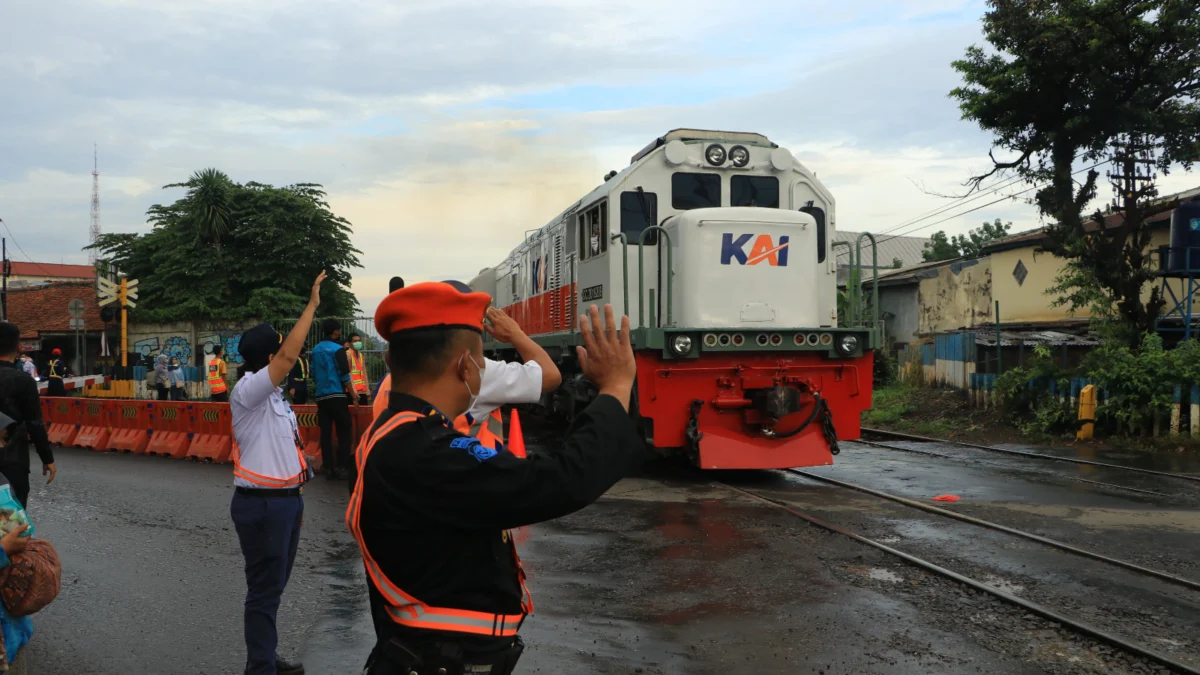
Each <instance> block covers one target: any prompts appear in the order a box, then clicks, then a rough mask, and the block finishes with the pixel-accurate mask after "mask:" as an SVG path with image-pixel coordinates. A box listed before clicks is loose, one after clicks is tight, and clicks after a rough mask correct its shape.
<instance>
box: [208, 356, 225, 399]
mask: <svg viewBox="0 0 1200 675" xmlns="http://www.w3.org/2000/svg"><path fill="white" fill-rule="evenodd" d="M226 389H228V385H227V384H226V383H225V378H224V377H221V359H220V358H218V357H216V356H214V357H212V358H211V359H209V361H208V390H209V391H210V392H212V393H214V394H224V393H225V390H226Z"/></svg>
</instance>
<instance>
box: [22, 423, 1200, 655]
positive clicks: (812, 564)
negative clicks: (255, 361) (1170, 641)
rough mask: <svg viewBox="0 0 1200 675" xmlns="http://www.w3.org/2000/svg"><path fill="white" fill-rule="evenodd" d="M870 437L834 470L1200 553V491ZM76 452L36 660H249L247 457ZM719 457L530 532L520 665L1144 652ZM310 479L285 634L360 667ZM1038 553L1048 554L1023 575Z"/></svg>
mask: <svg viewBox="0 0 1200 675" xmlns="http://www.w3.org/2000/svg"><path fill="white" fill-rule="evenodd" d="M850 447H853V450H851V449H850ZM864 447H865V446H848V448H847V450H846V451H844V452H843V455H842V456H841V457H839V459H838V464H837V465H835V466H834V467H831V468H827V469H822V471H823V472H827V473H828V474H829V475H833V476H836V477H839V478H842V479H844V480H851V481H855V482H863V483H866V484H871V485H872V486H873V487H877V488H880V489H886V490H888V491H892V492H895V493H897V494H905V495H906V496H912V497H914V498H922V499H924V498H928V496H930V495H931V494H938V493H942V492H956V493H963V495H964V502H960V503H959V504H958V505H955V506H956V508H960V509H964V510H966V509H979V510H980V512H981V517H989V516H988V515H984V514H983V512H984V511H985V510H986V511H987V513H1004V514H1009V515H1010V516H1012V517H1013V518H1016V519H1025V520H1024V521H1023V522H1024V523H1025V524H1026V525H1029V524H1033V525H1037V526H1040V527H1043V528H1045V529H1046V530H1047V531H1046V532H1044V533H1045V534H1047V535H1048V536H1059V535H1064V537H1063V538H1065V535H1069V534H1074V535H1075V536H1083V537H1085V538H1086V539H1088V540H1089V541H1093V544H1094V545H1093V546H1092V547H1093V548H1096V547H1098V546H1102V545H1103V546H1111V547H1118V546H1122V544H1120V543H1119V542H1126V543H1125V544H1123V546H1124V548H1117V549H1116V550H1114V551H1106V552H1108V553H1110V554H1113V555H1116V554H1118V553H1122V552H1126V553H1130V554H1132V549H1138V550H1140V551H1142V552H1143V555H1144V556H1149V557H1151V558H1153V559H1157V560H1161V561H1165V563H1164V564H1172V563H1171V561H1172V560H1174V561H1175V563H1173V564H1175V565H1176V566H1177V567H1179V568H1180V569H1178V570H1177V571H1178V572H1179V573H1181V574H1182V573H1185V572H1188V570H1189V569H1194V568H1189V566H1188V565H1187V561H1191V564H1193V565H1194V564H1195V561H1196V560H1197V559H1198V558H1200V555H1197V551H1198V549H1197V537H1198V536H1200V532H1198V531H1197V529H1200V525H1197V524H1198V523H1200V512H1197V511H1196V510H1195V506H1194V504H1193V503H1192V502H1190V501H1188V500H1187V499H1186V498H1180V499H1179V500H1177V501H1168V502H1162V503H1158V502H1156V501H1155V499H1143V497H1144V496H1137V497H1133V496H1129V495H1120V494H1110V493H1107V492H1103V491H1096V490H1094V489H1093V488H1092V487H1089V486H1085V485H1083V484H1080V483H1072V484H1071V486H1070V487H1069V488H1064V487H1063V486H1062V485H1060V484H1058V483H1054V482H1053V481H1052V480H1050V479H1047V478H1046V477H1045V476H1044V475H1043V473H1042V472H1040V471H1037V470H1033V469H1028V470H1025V471H1023V470H1022V469H1021V467H1020V466H1019V465H1017V466H1014V467H1012V468H1011V470H1008V471H1002V470H1000V469H999V468H997V467H973V466H969V465H967V464H965V463H963V464H951V463H938V461H937V460H934V459H930V458H918V457H915V456H910V455H902V454H900V453H889V452H887V451H874V452H873V453H872V452H867V451H862V452H859V449H860V448H864ZM939 451H941V450H940V449H939ZM897 455H899V456H897ZM58 464H59V477H58V480H56V481H55V483H54V485H52V486H49V487H46V486H44V485H41V484H39V483H36V482H35V487H34V490H33V494H32V496H31V504H30V513H31V516H32V518H33V519H34V520H35V522H36V524H37V527H38V531H39V536H44V537H46V538H47V539H49V540H50V541H51V542H53V543H54V544H55V546H56V547H57V548H58V551H59V553H60V555H61V556H62V559H63V565H64V572H63V591H62V593H61V594H60V596H59V598H58V599H57V600H56V602H55V603H54V604H53V605H51V606H50V607H48V608H47V609H45V610H44V611H43V612H41V613H39V614H38V615H36V616H35V617H34V623H35V629H36V635H35V638H34V642H33V644H32V646H31V656H32V657H33V658H32V669H31V672H32V673H37V674H46V673H54V674H74V673H81V674H82V673H88V674H89V675H93V674H94V675H108V674H112V675H118V674H121V675H142V674H145V675H174V674H178V675H191V674H194V673H204V674H227V673H239V672H241V665H242V659H243V654H244V651H243V650H244V647H243V643H242V639H241V601H242V596H243V593H244V581H243V577H242V567H241V566H242V560H241V556H240V553H239V550H238V547H237V538H236V535H235V534H234V532H233V529H232V526H231V523H230V522H229V498H230V494H231V488H230V468H229V467H228V466H211V465H198V464H192V463H188V462H181V461H173V460H166V459H159V458H152V457H131V456H123V455H113V454H105V453H90V452H86V451H74V450H62V451H60V452H59V460H58ZM713 478H715V476H712V475H704V476H698V475H696V474H695V473H694V472H691V471H687V470H679V469H676V468H670V467H667V468H664V467H654V468H651V469H650V470H649V471H648V472H647V473H646V474H645V475H643V476H640V477H638V478H634V479H630V480H627V481H625V482H623V483H621V484H620V485H618V486H617V487H616V488H614V489H613V490H612V491H611V492H610V494H609V495H608V496H607V497H606V498H605V499H603V500H602V501H601V502H600V503H598V504H596V505H594V506H592V507H589V508H587V509H585V510H583V511H581V512H579V513H577V514H574V515H572V516H570V517H568V518H564V519H561V520H559V521H556V522H554V523H548V524H542V525H537V526H534V527H530V528H527V529H524V530H523V531H521V532H519V533H518V541H519V542H520V543H519V546H520V550H521V553H522V557H523V559H524V561H525V565H526V567H527V569H528V571H529V573H530V580H529V583H530V588H531V590H532V592H533V594H534V600H535V604H536V612H535V614H534V616H533V617H531V618H530V619H529V620H528V621H527V622H526V624H525V626H524V628H523V630H522V634H523V636H524V638H525V640H526V643H527V645H528V649H527V651H526V658H524V659H523V660H522V664H521V667H520V668H519V669H518V672H519V673H547V674H550V673H555V674H557V673H569V674H574V673H583V674H586V673H645V674H647V675H649V674H652V673H681V674H699V675H707V674H709V673H713V674H717V673H721V674H728V673H822V674H829V675H832V674H835V673H856V674H861V673H888V674H891V673H898V674H906V673H912V674H914V675H916V674H924V673H947V674H950V673H955V674H958V673H1000V674H1005V673H1013V674H1017V673H1021V674H1025V673H1076V672H1117V673H1120V672H1141V671H1136V670H1133V669H1132V667H1129V668H1126V664H1123V663H1122V662H1120V661H1113V660H1112V659H1111V658H1109V655H1108V654H1107V653H1106V652H1104V651H1103V650H1102V648H1098V647H1097V645H1094V644H1090V643H1089V642H1088V641H1086V640H1078V639H1075V638H1073V637H1072V636H1071V635H1069V634H1068V633H1066V632H1065V631H1062V630H1060V629H1058V628H1056V627H1055V626H1053V625H1050V624H1048V622H1044V621H1042V620H1040V619H1033V618H1032V617H1026V616H1023V612H1019V611H1014V610H1011V609H1008V608H1006V607H1004V606H1000V605H998V604H996V603H992V602H990V601H989V600H988V599H986V598H983V597H979V596H977V595H975V594H973V593H970V592H965V591H964V590H963V589H962V588H960V587H958V586H957V585H956V584H953V583H950V582H945V581H943V580H940V579H938V578H935V577H930V576H929V575H927V574H925V573H923V572H920V571H918V570H916V569H914V568H911V567H908V566H906V565H904V564H903V563H899V562H898V561H897V560H896V559H894V558H890V557H888V556H886V554H883V553H880V552H877V551H874V550H871V549H866V548H864V547H862V546H861V545H859V544H856V543H855V542H852V541H850V540H848V539H846V538H844V537H840V536H837V535H831V534H827V533H825V532H823V531H821V530H818V529H815V528H813V527H811V526H809V525H807V524H805V523H803V522H801V521H799V520H798V519H796V518H795V517H793V516H791V515H789V514H787V513H785V512H783V511H781V510H779V509H776V508H772V507H770V506H767V505H764V504H763V503H761V502H757V501H754V500H751V499H748V498H746V497H744V496H741V495H738V494H736V493H733V492H731V491H729V490H728V489H726V488H724V487H722V486H721V485H719V484H716V483H713V482H711V480H712V479H713ZM720 478H723V479H725V478H728V479H730V480H732V481H734V482H736V483H737V484H739V485H743V486H745V487H747V488H749V489H753V490H756V491H763V492H769V493H771V494H772V495H773V496H775V495H782V496H783V498H786V499H787V500H789V501H792V502H794V503H797V504H803V505H806V507H812V508H814V509H823V510H824V512H825V513H826V514H829V515H830V516H831V517H832V516H839V514H840V516H839V517H846V518H848V519H849V520H850V521H851V524H853V525H855V526H857V527H863V528H865V529H867V530H870V533H871V534H872V536H875V535H880V536H893V537H897V538H899V539H900V540H903V541H905V543H907V544H910V545H913V546H916V547H917V548H918V549H920V550H921V552H922V553H923V554H929V555H943V556H946V557H948V558H956V557H960V556H954V555H952V554H951V553H947V551H951V552H952V551H954V550H961V549H963V548H964V547H963V546H962V545H961V542H959V543H957V544H956V539H957V538H958V537H961V538H962V540H963V541H971V542H980V544H979V545H978V546H974V547H966V548H971V549H972V550H973V555H972V556H961V557H962V558H965V560H966V563H967V564H970V565H974V566H975V569H978V570H979V571H980V572H981V573H983V572H987V571H989V570H993V571H994V570H1000V571H999V572H996V573H997V574H998V576H1000V577H1001V578H1002V580H1004V579H1009V580H1012V581H1013V583H1017V584H1020V583H1025V584H1029V585H1031V586H1039V587H1042V588H1052V587H1053V586H1054V585H1055V584H1057V583H1062V584H1068V585H1069V584H1080V585H1081V586H1080V587H1088V588H1086V589H1085V590H1086V591H1087V593H1081V594H1080V599H1081V604H1082V605H1090V604H1096V603H1099V602H1100V601H1101V600H1102V598H1103V589H1102V588H1095V587H1090V585H1089V583H1085V581H1086V580H1085V581H1081V580H1080V579H1079V577H1077V576H1072V574H1070V573H1068V572H1067V571H1059V572H1058V574H1059V575H1060V578H1059V579H1058V580H1057V581H1055V580H1054V579H1053V578H1048V576H1047V575H1051V576H1052V572H1053V570H1052V569H1051V568H1052V567H1053V566H1055V565H1059V564H1061V563H1059V562H1056V559H1054V560H1050V559H1047V558H1045V555H1044V553H1043V552H1041V551H1037V550H1033V549H1021V548H1019V547H1018V548H1013V547H1011V546H1009V545H1008V544H1006V543H1005V542H1002V541H992V540H989V539H988V538H987V537H980V536H979V535H978V533H977V532H976V531H974V530H971V529H970V528H969V526H965V525H962V526H957V525H956V526H955V528H951V527H949V526H945V527H943V526H942V525H940V523H941V521H937V520H936V517H933V516H914V515H913V514H911V513H903V512H901V511H902V510H903V509H902V507H896V509H900V510H901V511H897V510H896V509H893V508H892V507H890V506H888V507H883V506H881V505H880V504H879V503H878V500H874V501H873V500H872V498H869V497H866V496H865V495H860V496H859V497H856V498H850V497H848V496H847V495H846V494H845V492H844V491H841V490H839V489H837V488H832V487H829V486H815V485H811V484H807V483H806V482H805V481H803V480H795V479H792V478H788V477H784V476H782V475H781V474H777V473H772V472H756V473H750V474H741V475H737V476H734V477H729V476H721V477H720ZM1048 480H1050V482H1047V481H1048ZM305 498H306V517H305V530H304V534H303V537H302V541H301V546H300V554H299V559H298V560H297V564H296V569H295V572H294V574H293V577H292V580H291V583H290V584H289V586H288V591H287V593H286V594H285V596H284V601H283V607H282V609H281V612H280V628H281V652H282V653H284V654H294V655H299V656H301V657H302V658H303V660H304V661H305V663H306V665H307V667H308V672H309V673H310V674H314V675H322V674H325V673H329V674H334V673H337V674H339V675H340V674H344V673H357V672H359V670H360V669H361V665H362V662H363V660H364V659H365V657H366V654H367V652H368V651H369V649H370V647H371V643H372V641H373V638H372V637H371V627H370V622H369V618H368V617H367V615H366V602H365V591H364V588H365V587H364V583H365V582H364V580H363V575H362V571H361V567H360V562H359V560H358V557H357V549H356V548H355V546H354V543H353V541H352V539H351V538H350V537H349V535H348V534H347V533H346V530H345V526H344V524H343V522H342V518H343V515H344V508H345V501H346V496H345V485H344V484H342V483H338V484H330V483H326V482H324V481H323V480H322V481H318V482H316V483H314V484H312V485H311V486H310V487H309V488H308V489H306V494H305ZM1172 499H1174V498H1172ZM1164 512H1166V513H1167V515H1163V513H1164ZM1131 514H1132V515H1131ZM931 519H933V520H932V521H931ZM1172 523H1175V524H1174V525H1172ZM1189 523H1190V524H1189ZM959 527H961V529H956V528H959ZM1155 556H1161V557H1158V558H1155ZM1022 561H1025V562H1024V563H1022ZM1022 564H1025V565H1028V566H1031V567H1032V568H1034V570H1035V572H1034V573H1030V574H1026V575H1019V574H1017V573H1016V572H1017V570H1019V567H1018V566H1020V565H1022ZM1156 566H1161V565H1156ZM1004 570H1007V572H1005V571H1004ZM1093 574H1099V572H1093ZM1088 593H1090V594H1091V595H1088ZM1174 634H1175V633H1172V635H1174ZM1186 648H1190V645H1187V646H1186ZM1145 672H1155V671H1154V670H1148V671H1145Z"/></svg>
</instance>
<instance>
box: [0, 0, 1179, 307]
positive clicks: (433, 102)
mask: <svg viewBox="0 0 1200 675" xmlns="http://www.w3.org/2000/svg"><path fill="white" fill-rule="evenodd" d="M51 5H52V9H51ZM983 12H984V6H983V3H982V2H981V1H976V0H854V1H853V2H831V1H830V0H821V1H818V0H786V1H785V0H739V1H738V2H732V3H731V2H717V1H715V0H691V2H688V3H682V2H679V1H678V0H487V1H483V0H439V1H438V2H415V1H412V0H342V1H340V2H336V3H335V2H315V1H309V0H288V1H287V2H284V1H283V0H206V2H203V3H200V2H188V1H185V0H61V1H59V2H55V3H4V4H3V5H2V6H0V92H5V94H4V95H3V97H2V98H0V129H3V130H4V132H3V133H2V134H0V158H2V159H0V219H3V221H4V223H5V224H6V225H7V226H8V230H7V231H2V230H0V233H2V234H3V235H4V236H6V237H8V238H9V240H10V249H9V250H10V251H11V252H12V253H11V255H12V257H13V258H14V259H16V260H29V259H32V260H36V261H39V262H68V263H72V262H75V263H83V262H86V260H87V255H86V254H85V253H83V252H82V251H81V248H82V247H83V246H85V245H87V237H88V224H89V213H90V202H91V183H92V181H91V171H92V151H93V144H95V146H96V147H97V148H98V153H99V163H100V176H101V177H100V204H101V225H102V228H103V230H104V231H106V232H144V231H147V230H148V229H149V226H148V225H147V224H146V218H145V213H146V210H147V208H149V207H150V206H151V205H153V204H156V203H168V202H170V201H173V200H174V199H176V198H178V197H179V196H181V192H180V191H179V190H177V189H173V190H163V189H162V187H161V186H163V185H166V184H169V183H175V182H179V181H183V180H186V179H187V177H188V176H189V175H190V174H191V173H193V172H195V171H197V170H200V169H203V168H207V167H215V168H218V169H221V170H222V171H224V172H226V173H228V174H229V175H230V176H231V177H232V178H233V179H234V180H237V181H239V182H247V181H251V180H253V181H258V182H261V183H271V184H276V185H285V184H289V183H295V182H314V183H321V184H323V185H324V186H325V188H326V189H327V190H328V193H329V200H330V203H331V205H332V208H333V210H334V212H335V213H337V214H338V215H341V216H344V217H346V218H347V219H349V220H350V222H351V223H352V224H353V227H354V234H353V242H354V245H355V246H356V247H357V248H359V249H360V250H362V251H363V256H362V262H363V265H364V268H363V269H360V270H355V272H354V282H353V288H352V290H353V291H354V293H355V294H356V296H357V297H358V298H359V301H360V303H361V305H362V308H363V311H364V313H366V314H370V313H372V311H373V309H374V307H375V305H376V304H378V301H379V300H380V299H381V298H382V296H383V295H384V294H385V293H386V287H387V281H388V279H389V278H390V277H392V276H393V275H397V274H398V275H401V276H403V277H404V278H405V279H406V281H408V282H410V283H412V282H416V281H422V280H430V279H447V278H459V279H463V280H469V279H470V278H471V277H473V276H474V275H475V274H476V273H477V272H478V271H479V270H480V269H482V268H485V267H489V266H493V265H495V264H497V263H499V262H500V261H501V260H502V259H503V258H504V257H505V256H506V255H507V253H508V251H509V250H510V249H511V248H513V247H514V246H515V245H516V244H518V243H519V242H520V241H521V239H522V238H523V236H524V233H525V231H527V230H530V229H534V228H537V227H540V226H542V225H544V224H545V223H546V222H547V221H549V220H550V219H551V218H552V217H554V216H555V215H556V214H557V213H559V212H560V211H561V210H562V209H564V208H565V207H567V206H569V205H570V204H572V203H573V202H574V201H576V200H577V199H578V198H579V197H581V196H583V195H584V194H586V193H587V192H589V191H590V190H591V189H592V188H594V187H595V186H596V185H597V184H599V183H600V182H602V179H603V175H604V174H605V173H607V172H608V171H609V170H611V169H620V168H622V167H624V166H626V165H627V164H628V162H629V158H630V156H631V155H632V154H633V153H634V152H636V151H637V150H639V149H641V148H642V147H643V146H645V145H646V144H647V143H648V142H650V141H651V140H653V139H654V138H656V137H657V136H660V135H662V134H663V133H665V132H666V131H668V130H670V129H674V128H678V127H695V128H713V129H729V130H738V131H752V132H758V133H763V134H765V135H767V136H768V137H769V138H770V139H771V140H773V141H775V142H776V143H779V144H780V145H782V146H783V147H786V148H788V149H789V150H791V151H792V153H793V154H795V155H796V157H797V158H799V159H800V161H801V162H803V163H804V164H805V165H806V166H808V167H809V168H810V169H812V170H814V171H816V173H817V175H818V177H819V178H820V179H821V180H822V181H823V182H824V183H825V184H826V186H827V187H828V188H829V189H830V190H831V191H832V192H833V194H834V197H835V198H836V200H837V208H838V223H839V228H840V229H841V230H853V231H861V230H868V231H872V232H877V233H879V232H890V233H891V234H910V233H911V234H912V235H914V236H928V235H929V234H931V233H932V232H935V231H937V230H941V229H944V230H945V231H947V232H948V233H950V234H955V233H962V232H965V231H967V230H969V229H971V228H973V227H978V226H979V224H980V223H981V222H982V221H984V220H989V221H990V220H992V219H995V218H1001V219H1003V220H1005V221H1012V223H1013V231H1020V230H1024V229H1030V228H1033V227H1037V226H1038V225H1039V221H1038V218H1037V214H1036V211H1035V210H1034V208H1033V207H1032V206H1030V205H1028V204H1027V203H1025V202H1024V201H1021V200H1020V199H1018V200H1008V201H1003V202H1001V203H998V204H994V205H991V206H986V207H985V208H981V209H979V210H977V211H974V212H972V213H969V214H965V215H961V216H957V214H958V213H959V212H962V211H966V210H968V209H971V208H973V207H975V206H982V205H985V204H987V203H988V202H991V201H995V200H996V199H997V198H999V197H1003V196H1004V195H1005V194H1008V193H1010V192H1015V191H1017V190H1019V189H1020V188H1016V187H1014V188H1012V189H1009V190H1005V191H1002V192H1000V193H996V194H992V195H989V197H987V198H983V199H979V200H977V201H974V202H972V203H971V204H969V205H963V206H961V207H958V208H954V209H950V210H948V211H946V212H945V213H944V214H942V215H940V216H937V217H933V218H927V219H925V220H922V221H919V222H917V223H915V224H913V225H909V226H907V227H904V228H900V229H896V228H897V226H898V225H901V224H904V223H907V222H909V221H912V220H913V219H914V218H917V217H919V216H922V215H925V214H927V213H929V212H930V211H933V210H935V209H939V208H944V207H946V206H948V205H950V201H949V200H948V199H946V198H944V197H939V196H937V195H938V194H942V195H945V194H959V193H961V192H962V191H963V187H962V184H963V181H964V180H965V179H967V178H968V177H970V176H971V175H973V174H975V173H979V172H981V171H982V170H985V169H987V168H988V167H990V162H989V160H988V158H987V152H988V149H989V147H990V142H989V139H990V137H989V136H988V135H987V134H985V133H983V132H981V131H980V130H979V129H978V128H977V127H975V125H974V124H972V123H970V122H966V121H963V120H961V119H960V114H959V111H958V109H957V106H956V104H955V102H954V101H953V100H952V99H950V98H949V96H948V93H949V92H950V90H951V89H953V88H954V87H955V86H956V85H957V84H958V83H959V78H958V76H957V74H956V73H955V72H954V70H953V69H952V68H951V66H950V63H951V61H953V60H954V59H956V58H958V57H960V56H961V55H962V54H963V51H964V50H965V49H966V47H967V46H969V45H971V44H980V43H982V37H981V34H980V24H979V19H980V17H981V16H982V15H983ZM1197 184H1200V177H1197V176H1196V174H1195V173H1193V174H1190V175H1187V174H1183V173H1181V172H1176V173H1173V174H1172V175H1171V176H1169V177H1167V178H1165V179H1164V181H1163V182H1162V183H1161V185H1160V187H1161V189H1162V190H1163V191H1164V192H1175V191H1179V190H1183V189H1187V188H1190V187H1194V186H1195V185H1197ZM1026 196H1027V195H1026ZM955 216H957V217H955ZM943 219H945V220H944V222H938V221H942V220H943ZM14 240H15V244H16V245H17V246H18V247H19V248H17V249H16V250H14V248H13V246H12V243H13V242H14Z"/></svg>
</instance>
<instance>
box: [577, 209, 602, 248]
mask: <svg viewBox="0 0 1200 675" xmlns="http://www.w3.org/2000/svg"><path fill="white" fill-rule="evenodd" d="M579 241H580V242H581V243H582V246H580V256H579V258H580V260H591V259H592V258H597V257H599V256H602V255H604V254H605V253H606V252H607V251H608V202H600V203H599V204H597V205H595V206H593V207H592V208H590V209H588V210H587V211H585V212H583V214H581V215H580V216H579Z"/></svg>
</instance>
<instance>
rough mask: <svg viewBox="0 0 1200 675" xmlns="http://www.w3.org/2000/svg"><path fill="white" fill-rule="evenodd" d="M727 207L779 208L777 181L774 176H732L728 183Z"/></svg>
mask: <svg viewBox="0 0 1200 675" xmlns="http://www.w3.org/2000/svg"><path fill="white" fill-rule="evenodd" d="M729 205H730V206H761V207H763V208H767V209H777V208H779V179H778V178H776V177H774V176H734V177H733V178H731V179H730V181H729Z"/></svg>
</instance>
